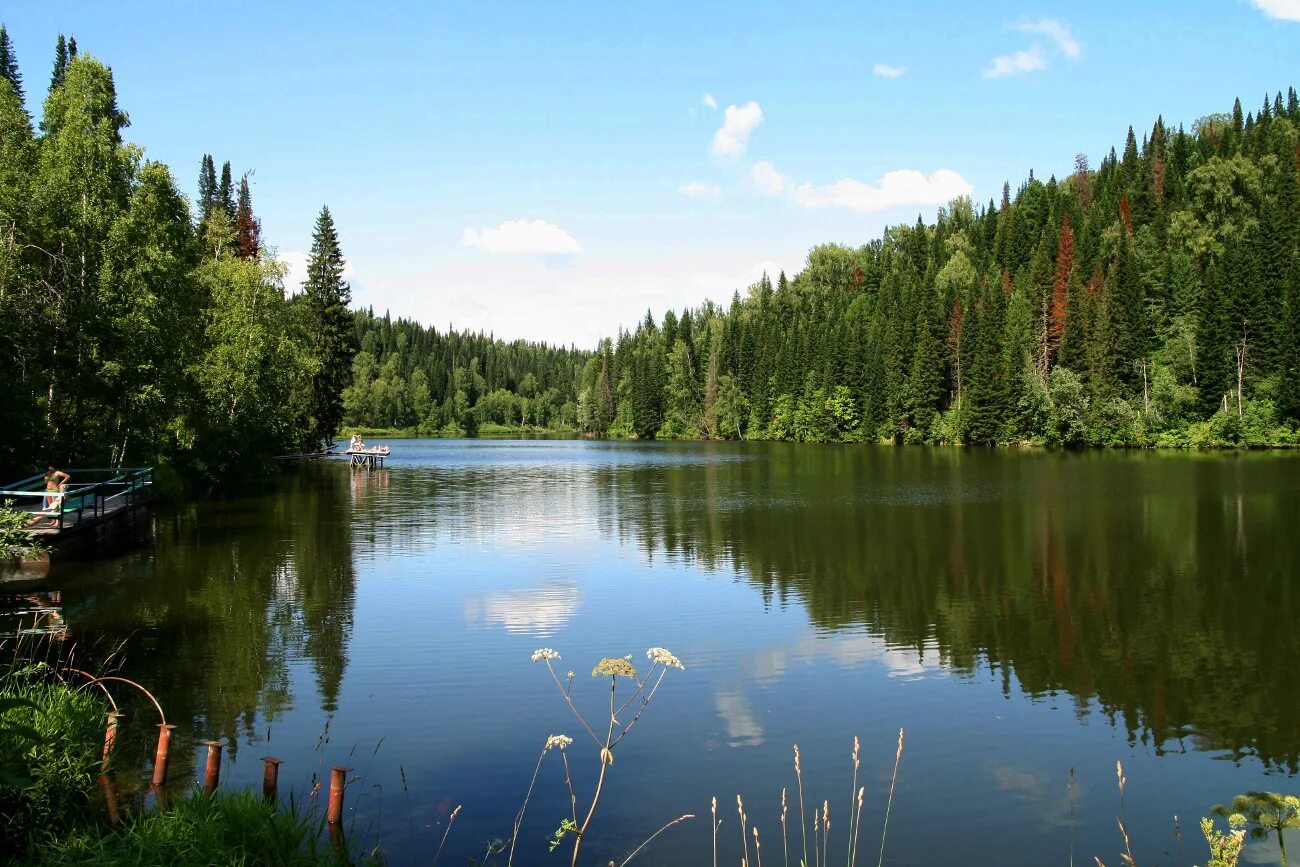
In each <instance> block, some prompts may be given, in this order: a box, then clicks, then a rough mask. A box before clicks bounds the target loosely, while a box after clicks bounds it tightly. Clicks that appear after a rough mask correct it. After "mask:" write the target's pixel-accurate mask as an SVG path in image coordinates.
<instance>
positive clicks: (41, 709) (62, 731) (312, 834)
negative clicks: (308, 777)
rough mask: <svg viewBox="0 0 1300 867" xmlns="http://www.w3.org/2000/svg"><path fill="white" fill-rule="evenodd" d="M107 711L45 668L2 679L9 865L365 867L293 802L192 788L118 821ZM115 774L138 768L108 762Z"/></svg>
mask: <svg viewBox="0 0 1300 867" xmlns="http://www.w3.org/2000/svg"><path fill="white" fill-rule="evenodd" d="M108 711H109V705H108V703H107V702H106V701H104V699H103V698H102V697H100V695H98V694H95V693H93V692H91V691H88V690H86V689H76V688H73V687H72V686H70V685H69V684H67V683H64V682H62V681H61V680H60V679H59V674H58V672H57V670H56V668H54V667H52V666H50V665H47V664H44V663H39V662H37V663H26V664H23V665H17V664H11V665H10V666H9V667H8V669H7V670H6V671H4V672H3V673H0V827H3V836H2V837H0V861H4V862H6V863H21V864H32V865H72V864H90V863H93V864H108V865H128V864H129V865H157V867H164V865H185V867H191V865H193V867H197V865H210V864H243V865H268V867H269V865H281V864H286V865H304V867H306V865H333V864H347V863H366V862H367V859H364V858H361V859H359V858H358V857H357V855H356V853H355V852H336V851H335V850H334V849H333V847H332V846H331V845H330V844H329V843H328V842H326V841H325V835H324V833H323V831H324V819H323V817H320V816H318V815H315V813H314V809H313V810H303V809H301V808H299V807H298V806H297V805H296V804H294V803H293V802H292V800H291V801H290V802H289V803H288V804H287V805H282V806H280V807H279V808H276V807H273V806H270V805H268V804H267V803H266V802H265V801H263V800H262V798H261V797H260V796H258V795H256V794H254V793H252V792H248V791H218V792H217V793H215V794H212V795H204V794H201V793H198V792H193V793H191V794H189V795H188V796H186V797H182V798H175V799H172V801H171V803H170V804H169V808H168V809H167V810H166V811H157V810H146V809H144V808H143V806H141V807H139V808H137V809H135V810H132V811H127V812H125V813H124V815H123V816H122V821H121V823H120V824H119V825H118V826H117V827H113V826H112V825H110V823H109V819H108V814H107V811H106V809H105V804H104V800H103V796H102V794H101V789H100V780H101V777H100V774H101V764H100V762H101V756H102V752H101V750H102V744H103V738H104V725H105V720H106V718H107V714H108ZM105 770H106V772H107V775H108V777H110V778H111V777H113V776H114V774H115V773H118V772H119V771H120V772H121V773H122V774H123V775H125V776H127V777H130V776H132V774H131V771H132V769H130V768H125V769H116V768H114V767H112V766H111V765H110V767H108V768H107V769H105Z"/></svg>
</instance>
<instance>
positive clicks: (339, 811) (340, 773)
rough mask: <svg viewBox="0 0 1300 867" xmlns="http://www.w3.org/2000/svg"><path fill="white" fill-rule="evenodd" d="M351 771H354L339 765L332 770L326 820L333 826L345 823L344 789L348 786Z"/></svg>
mask: <svg viewBox="0 0 1300 867" xmlns="http://www.w3.org/2000/svg"><path fill="white" fill-rule="evenodd" d="M350 770H352V769H351V768H341V767H339V766H338V765H335V766H334V767H332V768H330V804H329V813H328V815H327V817H326V818H327V821H328V822H329V823H330V824H331V825H339V824H340V823H342V821H343V789H344V788H345V787H346V785H347V776H348V771H350Z"/></svg>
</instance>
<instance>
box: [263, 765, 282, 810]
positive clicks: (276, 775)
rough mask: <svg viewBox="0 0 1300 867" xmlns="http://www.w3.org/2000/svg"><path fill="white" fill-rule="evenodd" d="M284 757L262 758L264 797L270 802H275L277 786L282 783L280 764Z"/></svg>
mask: <svg viewBox="0 0 1300 867" xmlns="http://www.w3.org/2000/svg"><path fill="white" fill-rule="evenodd" d="M281 764H283V760H282V759H277V758H276V757H275V756H267V757H266V758H264V759H262V797H263V798H266V802H267V803H268V804H274V803H275V792H276V788H277V787H278V786H279V785H280V765H281Z"/></svg>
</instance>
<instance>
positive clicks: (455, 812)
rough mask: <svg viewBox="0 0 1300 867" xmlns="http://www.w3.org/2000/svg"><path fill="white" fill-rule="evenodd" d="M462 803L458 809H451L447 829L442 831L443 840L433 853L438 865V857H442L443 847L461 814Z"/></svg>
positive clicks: (435, 865) (434, 861)
mask: <svg viewBox="0 0 1300 867" xmlns="http://www.w3.org/2000/svg"><path fill="white" fill-rule="evenodd" d="M460 807H461V805H460V804H457V805H456V809H454V810H452V811H451V816H449V817H448V818H447V830H446V831H443V832H442V842H441V843H439V844H438V851H437V852H435V853H433V864H434V867H437V864H438V859H439V858H441V857H442V847H443V846H446V845H447V835H448V834H450V833H451V826H452V825H454V824H456V817H457V816H459V815H460Z"/></svg>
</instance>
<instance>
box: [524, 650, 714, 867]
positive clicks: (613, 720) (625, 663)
mask: <svg viewBox="0 0 1300 867" xmlns="http://www.w3.org/2000/svg"><path fill="white" fill-rule="evenodd" d="M646 658H647V659H649V660H650V668H649V669H648V670H647V671H646V672H645V674H644V675H642V674H640V673H639V672H638V671H637V670H636V666H634V665H633V664H632V657H631V655H630V654H629V655H628V656H624V657H621V658H608V657H607V658H605V659H602V660H600V662H598V663H596V666H595V667H594V668H593V669H592V670H591V676H592V677H608V678H609V719H608V721H607V722H606V721H604V720H602V721H601V723H600V724H599V727H600V728H601V729H603V734H598V733H597V726H594V725H592V723H591V722H590V721H588V719H587V717H586V716H585V715H584V714H583V712H582V711H581V710H580V709H579V708H578V705H577V703H576V702H574V700H573V681H574V674H573V672H572V671H570V672H568V673H567V674H566V675H565V676H564V679H563V680H561V678H560V675H559V672H557V671H556V670H555V663H556V662H557V661H559V659H560V654H559V653H558V652H556V651H555V650H553V649H551V648H549V647H543V648H540V649H538V650H537V651H535V652H534V653H533V662H541V663H544V664H545V665H546V670H547V671H548V672H549V673H550V675H551V679H552V680H553V681H555V686H556V688H557V689H558V690H559V691H560V696H561V698H563V699H564V703H565V704H566V705H568V707H569V710H570V711H572V712H573V715H574V717H575V718H576V719H577V720H578V724H579V725H581V726H582V729H583V731H585V732H586V733H587V736H588V737H590V738H591V741H592V743H593V744H594V745H595V747H596V749H597V750H598V757H599V764H600V771H599V773H598V774H597V776H596V787H595V790H594V791H593V792H592V795H591V800H590V802H589V803H588V805H587V809H586V811H585V813H584V812H583V811H582V810H580V809H579V807H578V794H577V790H576V789H575V788H574V785H573V774H572V773H571V772H570V768H569V759H568V750H567V748H568V747H569V745H570V744H572V743H573V741H572V739H570V738H569V737H567V736H565V735H551V737H549V738H548V739H547V741H546V744H545V745H544V746H543V747H542V752H541V755H540V756H538V759H537V767H536V769H534V771H533V779H532V782H530V783H529V785H528V795H526V796H525V797H524V803H523V805H522V806H521V807H520V808H519V814H518V815H517V816H516V817H515V826H514V831H513V833H512V834H511V838H510V860H508V861H507V864H511V863H513V858H514V848H515V841H516V838H517V837H518V836H519V828H520V826H521V825H522V824H523V818H524V811H525V810H526V809H527V807H528V798H529V797H531V795H532V790H533V784H534V783H536V782H537V774H538V772H539V771H540V770H541V767H542V760H543V759H544V758H545V757H546V754H547V753H548V752H550V751H551V750H557V751H558V752H559V753H560V756H561V758H562V760H563V762H564V782H565V784H566V785H567V786H568V789H569V804H570V807H571V811H570V813H571V814H570V816H568V817H566V818H565V819H564V820H563V821H562V822H561V824H560V827H559V828H557V829H556V831H555V834H554V836H553V838H552V841H551V849H552V850H554V849H556V848H558V847H559V846H560V845H562V844H563V842H564V841H565V839H566V838H568V837H570V836H572V837H573V858H572V861H571V862H570V863H571V864H573V865H576V864H577V863H578V856H579V854H580V853H581V851H582V840H583V837H584V836H585V835H586V833H587V829H588V828H590V827H591V821H592V819H593V818H594V817H595V815H596V808H597V807H598V806H599V805H600V796H601V793H602V792H603V791H604V788H605V777H606V775H607V774H608V773H609V769H610V767H612V766H613V764H614V750H615V749H616V748H617V747H618V745H619V744H621V743H622V742H623V739H624V738H625V737H627V736H628V733H630V732H631V731H632V729H633V728H634V727H635V726H636V724H637V723H638V722H639V721H640V719H641V717H642V715H643V714H645V712H646V708H648V707H649V706H650V702H651V701H652V700H653V699H654V697H655V694H656V693H657V692H658V691H659V686H660V684H662V683H663V681H664V677H665V676H666V675H667V674H668V670H669V669H670V668H675V669H677V670H679V671H682V670H685V668H686V666H684V665H682V661H681V660H680V659H678V658H677V657H676V656H674V655H673V654H672V653H671V652H670V651H668V650H667V649H666V648H663V647H652V648H650V649H649V650H647V651H646ZM619 678H622V679H623V680H624V681H625V682H630V683H631V684H632V685H633V687H634V688H632V689H631V692H630V694H629V695H627V696H626V698H624V699H623V700H622V703H621V704H620V703H619V695H618V688H619ZM633 707H634V708H635V710H634V711H633V713H632V717H631V719H628V720H627V722H623V720H622V719H621V718H622V717H623V716H624V714H625V712H627V711H628V709H629V708H633ZM579 814H581V815H582V818H581V819H579ZM692 818H694V816H693V815H691V814H686V815H684V816H680V817H678V818H676V819H674V820H673V821H671V822H669V823H667V824H666V825H664V826H663V827H662V828H660V829H659V830H658V831H656V832H655V833H654V834H652V835H651V836H650V838H649V839H647V840H646V841H645V842H644V843H642V844H641V845H640V846H638V847H637V848H636V849H635V850H634V851H633V852H632V854H631V855H629V856H628V858H627V859H626V860H624V861H623V863H624V864H626V863H627V862H628V861H630V860H632V858H633V857H635V856H636V855H637V853H639V852H640V851H641V850H642V849H644V848H645V847H646V846H647V845H648V844H649V843H650V841H651V840H653V839H654V838H655V837H658V836H659V835H660V834H662V833H663V832H664V831H666V830H667V829H668V828H671V827H672V826H673V825H676V824H678V823H679V822H684V821H686V820H687V819H692Z"/></svg>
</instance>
